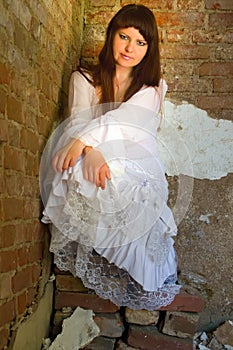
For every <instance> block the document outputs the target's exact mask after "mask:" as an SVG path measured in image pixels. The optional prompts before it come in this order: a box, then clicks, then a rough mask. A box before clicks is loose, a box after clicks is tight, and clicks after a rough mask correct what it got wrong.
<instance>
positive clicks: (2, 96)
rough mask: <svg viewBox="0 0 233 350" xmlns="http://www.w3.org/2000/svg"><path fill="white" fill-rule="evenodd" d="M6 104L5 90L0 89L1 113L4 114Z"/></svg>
mask: <svg viewBox="0 0 233 350" xmlns="http://www.w3.org/2000/svg"><path fill="white" fill-rule="evenodd" d="M6 105H7V95H6V93H5V91H3V90H0V113H2V114H3V115H5V111H6Z"/></svg>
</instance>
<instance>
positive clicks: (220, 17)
mask: <svg viewBox="0 0 233 350" xmlns="http://www.w3.org/2000/svg"><path fill="white" fill-rule="evenodd" d="M232 23H233V13H212V14H210V18H209V24H210V26H211V27H223V28H228V27H232Z"/></svg>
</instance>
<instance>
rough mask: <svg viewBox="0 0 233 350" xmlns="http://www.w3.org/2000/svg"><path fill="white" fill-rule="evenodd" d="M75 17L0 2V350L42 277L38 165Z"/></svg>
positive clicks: (67, 3)
mask: <svg viewBox="0 0 233 350" xmlns="http://www.w3.org/2000/svg"><path fill="white" fill-rule="evenodd" d="M82 11H83V1H82V0H78V1H76V2H74V1H72V0H63V1H53V2H52V1H47V0H45V1H43V0H39V1H29V0H22V1H7V0H4V1H1V2H0V84H1V86H0V217H1V223H0V230H1V231H0V349H2V348H4V346H5V345H6V344H7V343H8V337H10V336H11V335H12V329H17V327H18V324H19V323H20V322H21V321H22V318H23V317H24V316H26V315H27V314H28V310H29V309H28V308H29V307H31V306H33V307H35V306H36V304H37V302H39V300H40V298H41V296H42V295H43V290H44V285H45V284H46V281H47V278H48V275H49V273H50V267H49V263H50V260H49V256H48V244H47V241H48V235H47V231H46V229H45V227H43V226H42V225H41V224H40V219H39V218H40V216H41V203H40V196H39V186H38V166H39V160H40V154H41V151H42V149H43V146H44V144H45V141H46V139H47V137H48V135H49V132H50V130H51V127H52V124H53V122H54V120H56V119H58V118H59V117H61V115H63V114H64V112H63V107H64V106H66V98H67V84H68V80H69V76H70V72H71V70H72V68H73V66H75V65H76V60H77V57H78V55H79V47H80V41H81V30H82V21H83V15H82Z"/></svg>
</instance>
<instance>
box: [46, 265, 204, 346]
mask: <svg viewBox="0 0 233 350" xmlns="http://www.w3.org/2000/svg"><path fill="white" fill-rule="evenodd" d="M55 277H56V289H57V292H56V295H55V309H56V312H55V316H54V320H53V330H52V337H53V338H54V337H55V336H56V335H57V334H58V333H60V331H61V329H62V322H63V320H64V319H65V318H67V317H69V316H71V314H72V312H73V310H74V309H75V308H76V307H78V306H79V307H82V308H84V309H92V310H93V311H94V313H95V316H94V320H95V322H96V324H97V325H98V326H99V328H100V334H99V336H98V337H97V338H95V339H94V340H93V341H92V342H91V344H89V345H88V346H87V347H85V350H94V349H98V350H100V349H101V350H103V349H105V348H106V349H108V350H109V349H113V348H114V349H118V350H131V349H145V350H150V349H151V350H154V349H155V348H156V349H161V350H165V349H166V350H169V349H171V350H176V349H177V350H178V349H182V350H192V349H193V337H194V334H195V332H196V330H197V323H198V319H199V313H200V312H201V311H202V310H203V308H204V300H203V298H202V297H201V296H200V294H199V292H198V291H197V290H196V289H194V288H191V287H186V288H184V287H183V288H182V289H181V292H180V294H179V295H177V296H176V298H175V299H174V301H173V302H172V303H171V304H170V305H168V306H167V307H164V308H161V309H160V310H155V311H146V310H132V309H129V308H118V307H117V306H115V305H114V304H112V303H111V302H110V301H109V300H104V299H101V298H100V297H98V296H97V295H95V294H93V292H91V291H89V293H87V291H86V289H85V288H84V287H83V285H82V282H81V280H80V279H78V278H75V277H74V276H72V275H71V274H69V273H67V272H65V273H64V272H62V271H59V270H58V269H57V268H55ZM75 287H76V289H75ZM114 346H115V347H114Z"/></svg>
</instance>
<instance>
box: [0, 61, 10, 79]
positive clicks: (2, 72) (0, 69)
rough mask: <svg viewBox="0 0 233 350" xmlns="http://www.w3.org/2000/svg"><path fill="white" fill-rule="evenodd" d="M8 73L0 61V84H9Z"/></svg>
mask: <svg viewBox="0 0 233 350" xmlns="http://www.w3.org/2000/svg"><path fill="white" fill-rule="evenodd" d="M9 82H10V73H9V70H8V68H7V67H6V65H5V64H3V63H0V84H9Z"/></svg>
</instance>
